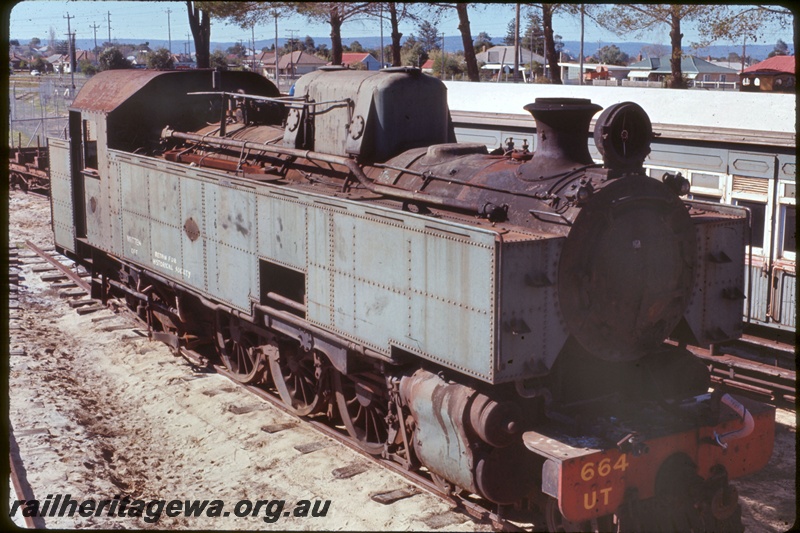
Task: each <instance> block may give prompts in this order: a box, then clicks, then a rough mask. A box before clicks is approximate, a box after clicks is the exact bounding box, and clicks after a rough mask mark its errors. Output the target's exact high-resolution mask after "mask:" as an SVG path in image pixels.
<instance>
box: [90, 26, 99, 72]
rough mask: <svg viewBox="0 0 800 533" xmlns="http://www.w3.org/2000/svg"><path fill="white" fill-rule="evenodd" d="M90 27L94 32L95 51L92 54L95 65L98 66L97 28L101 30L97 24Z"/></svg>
mask: <svg viewBox="0 0 800 533" xmlns="http://www.w3.org/2000/svg"><path fill="white" fill-rule="evenodd" d="M89 27H90V28H92V29H93V30H94V50H92V53H93V55H94V64H95V65H96V64H97V28H99V27H100V26H98V25H97V24H92V25H91V26H89Z"/></svg>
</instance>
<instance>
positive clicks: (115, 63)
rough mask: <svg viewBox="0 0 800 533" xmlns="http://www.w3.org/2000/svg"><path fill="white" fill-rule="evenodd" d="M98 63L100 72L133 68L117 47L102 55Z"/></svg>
mask: <svg viewBox="0 0 800 533" xmlns="http://www.w3.org/2000/svg"><path fill="white" fill-rule="evenodd" d="M98 62H99V63H100V70H118V69H125V68H131V67H132V66H133V65H131V62H130V61H128V60H127V59H125V56H124V55H122V52H120V50H119V48H116V47H111V48H109V49H107V50H105V51H104V52H103V53H102V54H100V57H99V58H98Z"/></svg>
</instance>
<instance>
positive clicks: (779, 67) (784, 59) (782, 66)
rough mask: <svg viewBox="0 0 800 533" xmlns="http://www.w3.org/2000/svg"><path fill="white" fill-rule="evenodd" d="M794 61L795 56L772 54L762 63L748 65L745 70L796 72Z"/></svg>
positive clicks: (746, 71)
mask: <svg viewBox="0 0 800 533" xmlns="http://www.w3.org/2000/svg"><path fill="white" fill-rule="evenodd" d="M794 63H795V57H794V56H772V57H770V58H769V59H765V60H764V61H762V62H760V63H756V64H755V65H752V66H749V67H747V68H746V69H744V72H745V73H748V72H763V71H774V72H785V73H789V74H794Z"/></svg>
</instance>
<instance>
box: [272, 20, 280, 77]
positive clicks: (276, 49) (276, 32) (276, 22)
mask: <svg viewBox="0 0 800 533" xmlns="http://www.w3.org/2000/svg"><path fill="white" fill-rule="evenodd" d="M272 14H273V15H274V16H275V85H277V86H278V89H280V88H281V78H280V76H279V75H278V11H277V10H275V11H273V12H272Z"/></svg>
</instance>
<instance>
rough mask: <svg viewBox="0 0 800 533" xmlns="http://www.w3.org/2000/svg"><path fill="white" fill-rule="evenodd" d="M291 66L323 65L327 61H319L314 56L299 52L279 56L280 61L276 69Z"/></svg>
mask: <svg viewBox="0 0 800 533" xmlns="http://www.w3.org/2000/svg"><path fill="white" fill-rule="evenodd" d="M291 64H294V65H320V66H322V65H325V64H327V61H325V60H324V59H320V58H318V57H316V56H313V55H311V54H307V53H305V52H303V51H301V50H298V51H295V52H292V53H291V54H286V55H284V56H281V58H280V60H279V61H278V68H289V66H290V65H291Z"/></svg>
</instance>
